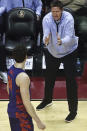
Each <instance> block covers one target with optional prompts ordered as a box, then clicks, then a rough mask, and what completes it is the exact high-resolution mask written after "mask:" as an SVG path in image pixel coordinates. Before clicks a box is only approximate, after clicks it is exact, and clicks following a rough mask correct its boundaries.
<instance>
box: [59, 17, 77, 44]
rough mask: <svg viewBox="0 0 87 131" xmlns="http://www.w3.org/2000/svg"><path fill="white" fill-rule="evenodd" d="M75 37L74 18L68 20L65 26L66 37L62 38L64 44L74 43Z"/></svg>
mask: <svg viewBox="0 0 87 131" xmlns="http://www.w3.org/2000/svg"><path fill="white" fill-rule="evenodd" d="M74 37H75V31H74V20H73V19H72V20H71V21H68V22H67V24H66V25H65V28H64V38H62V39H61V41H62V44H63V45H64V46H68V45H70V44H72V41H73V40H74Z"/></svg>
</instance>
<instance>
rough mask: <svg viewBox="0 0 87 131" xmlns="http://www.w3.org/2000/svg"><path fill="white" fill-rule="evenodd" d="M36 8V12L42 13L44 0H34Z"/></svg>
mask: <svg viewBox="0 0 87 131" xmlns="http://www.w3.org/2000/svg"><path fill="white" fill-rule="evenodd" d="M34 4H35V8H36V14H37V15H41V10H42V1H41V0H34Z"/></svg>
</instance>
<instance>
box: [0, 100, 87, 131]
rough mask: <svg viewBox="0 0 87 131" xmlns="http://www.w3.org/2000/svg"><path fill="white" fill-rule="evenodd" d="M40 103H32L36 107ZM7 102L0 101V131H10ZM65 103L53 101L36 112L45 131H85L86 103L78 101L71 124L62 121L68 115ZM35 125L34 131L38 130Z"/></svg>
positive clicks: (86, 122) (86, 119)
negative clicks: (75, 113) (76, 112)
mask: <svg viewBox="0 0 87 131" xmlns="http://www.w3.org/2000/svg"><path fill="white" fill-rule="evenodd" d="M39 103H40V101H32V104H33V105H34V107H36V106H37V105H38V104H39ZM7 104H8V101H0V131H10V126H9V121H8V115H7ZM67 108H68V107H67V101H53V105H52V106H50V107H46V108H45V109H44V110H41V111H37V114H38V115H39V117H40V118H41V119H42V120H43V122H44V123H45V124H46V127H47V128H46V129H45V131H87V101H79V107H78V115H77V117H76V119H75V120H74V121H72V122H71V123H66V122H65V121H64V119H65V117H66V116H67V114H68V109H67ZM34 124H35V131H39V129H38V128H37V126H36V123H35V122H34Z"/></svg>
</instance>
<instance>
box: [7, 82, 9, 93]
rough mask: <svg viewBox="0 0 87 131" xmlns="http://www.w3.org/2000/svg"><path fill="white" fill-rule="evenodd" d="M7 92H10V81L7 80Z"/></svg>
mask: <svg viewBox="0 0 87 131" xmlns="http://www.w3.org/2000/svg"><path fill="white" fill-rule="evenodd" d="M7 92H8V94H9V84H8V82H7Z"/></svg>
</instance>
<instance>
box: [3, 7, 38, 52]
mask: <svg viewBox="0 0 87 131" xmlns="http://www.w3.org/2000/svg"><path fill="white" fill-rule="evenodd" d="M19 43H20V44H25V45H26V47H27V50H28V55H32V54H33V53H34V49H35V47H36V14H35V12H34V11H32V10H31V9H28V8H14V9H12V10H10V11H9V12H8V13H7V15H6V36H5V49H6V52H7V54H11V53H12V51H13V49H14V48H15V46H16V45H17V44H19Z"/></svg>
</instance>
